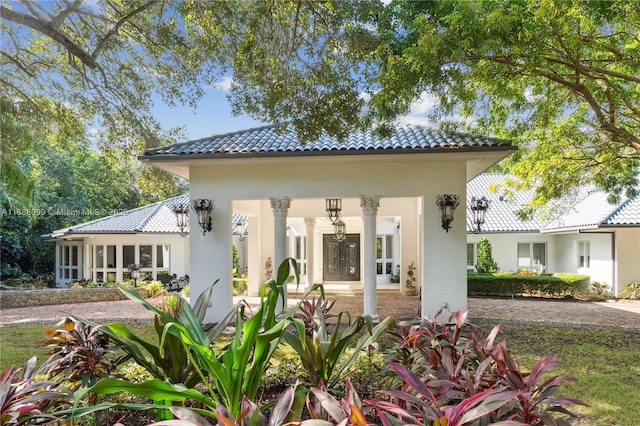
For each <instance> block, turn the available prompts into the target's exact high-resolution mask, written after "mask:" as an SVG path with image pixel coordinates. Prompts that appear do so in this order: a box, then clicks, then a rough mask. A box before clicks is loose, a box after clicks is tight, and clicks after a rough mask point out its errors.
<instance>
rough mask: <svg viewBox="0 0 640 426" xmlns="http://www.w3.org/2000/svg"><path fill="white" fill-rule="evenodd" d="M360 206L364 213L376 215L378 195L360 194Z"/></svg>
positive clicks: (378, 204)
mask: <svg viewBox="0 0 640 426" xmlns="http://www.w3.org/2000/svg"><path fill="white" fill-rule="evenodd" d="M360 207H362V211H363V212H364V214H365V215H376V214H377V213H378V207H380V196H378V195H361V196H360Z"/></svg>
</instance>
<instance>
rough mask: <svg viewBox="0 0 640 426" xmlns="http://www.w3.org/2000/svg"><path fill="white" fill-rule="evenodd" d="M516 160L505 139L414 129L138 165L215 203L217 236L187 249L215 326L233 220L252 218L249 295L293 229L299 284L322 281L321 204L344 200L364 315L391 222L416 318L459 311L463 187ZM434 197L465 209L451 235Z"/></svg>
mask: <svg viewBox="0 0 640 426" xmlns="http://www.w3.org/2000/svg"><path fill="white" fill-rule="evenodd" d="M511 150H513V148H512V147H511V144H510V143H509V142H507V141H502V140H496V139H489V138H478V137H471V136H468V135H452V136H443V135H440V134H437V133H433V131H431V130H429V129H424V128H414V127H410V128H402V129H399V130H398V132H397V133H396V134H395V135H394V136H393V137H391V138H386V139H381V138H377V137H375V136H373V135H372V134H369V133H358V134H354V135H352V136H350V137H349V138H347V140H346V141H343V142H338V141H335V140H333V139H331V138H328V137H327V138H321V139H320V140H318V141H315V142H312V143H308V144H306V145H304V146H303V145H301V144H299V143H298V141H297V139H296V138H295V135H293V134H290V133H285V134H276V133H275V131H274V130H273V129H272V128H271V127H263V128H258V129H251V130H247V131H244V132H237V133H232V134H227V135H219V136H213V137H211V138H206V139H202V140H196V141H191V142H187V143H184V144H176V145H172V146H169V147H163V148H156V149H153V150H148V151H146V152H145V155H144V156H143V157H142V158H141V159H142V160H143V161H147V162H149V163H151V164H153V165H154V166H156V167H159V168H162V169H165V170H168V171H170V172H172V173H175V174H177V175H179V176H182V177H184V178H186V179H188V180H189V185H190V197H191V199H192V200H193V199H210V200H213V201H214V202H215V210H214V212H213V215H212V231H211V232H208V233H205V234H204V235H202V233H200V234H198V233H197V232H192V233H191V236H190V241H189V244H190V250H189V253H190V259H189V260H190V276H191V294H192V300H195V298H196V297H197V295H198V294H200V293H201V292H202V291H204V290H205V289H206V288H208V287H209V286H210V285H211V284H212V283H213V282H214V281H215V280H216V279H220V284H218V285H217V286H216V287H215V288H214V293H213V297H212V299H211V306H210V308H209V309H208V311H207V316H206V318H205V321H207V322H215V321H217V320H219V319H220V318H222V316H224V314H225V313H226V312H227V311H228V309H230V308H231V306H232V285H231V282H232V241H233V235H232V231H231V229H232V213H233V212H237V213H242V214H244V215H246V216H248V217H249V229H250V237H249V239H248V268H249V271H250V273H249V288H250V291H252V292H255V291H256V290H257V288H258V287H259V285H260V284H261V283H262V282H263V281H264V280H265V278H268V277H265V276H264V271H265V263H266V262H267V261H268V260H269V259H271V261H272V264H273V269H274V270H276V269H277V266H278V265H279V264H280V262H281V261H282V260H283V259H285V258H286V257H288V256H289V253H290V251H289V249H290V247H289V244H288V237H287V235H288V231H287V229H288V225H289V224H288V221H289V220H291V221H298V222H300V221H302V222H304V224H305V229H304V236H305V239H304V240H305V248H306V250H305V252H306V256H305V266H306V272H307V273H306V274H305V275H306V278H307V280H308V281H309V282H321V281H322V280H324V278H323V276H322V274H321V273H324V271H323V267H324V258H323V255H324V254H323V249H322V244H323V239H322V238H317V237H316V236H318V237H319V236H321V235H323V234H324V233H326V232H324V231H323V228H325V227H326V225H327V223H328V222H327V223H323V220H324V216H325V199H326V198H341V199H342V200H343V206H342V207H343V208H342V214H343V216H344V217H345V218H348V221H347V222H346V223H347V233H352V234H358V235H359V236H360V239H359V248H360V261H359V263H360V268H361V270H360V278H359V281H360V282H361V285H362V288H363V292H364V307H363V308H364V312H365V314H369V315H371V316H372V317H374V318H376V317H377V300H376V284H377V282H376V281H377V276H378V274H377V260H378V257H377V255H376V243H377V238H378V226H379V225H380V224H381V223H382V222H384V221H385V220H386V221H388V220H389V218H394V220H395V219H397V221H396V222H393V223H396V224H397V225H399V226H400V229H399V232H398V240H397V241H396V242H395V243H396V244H397V249H398V252H399V256H400V257H399V259H400V265H401V269H400V272H401V277H400V282H401V283H403V282H404V281H405V280H406V276H405V274H406V265H407V264H408V263H409V262H411V261H415V265H416V273H417V277H418V282H417V285H419V286H421V289H422V295H423V297H422V312H424V313H426V314H429V313H432V312H434V311H436V310H437V309H438V308H439V307H441V306H442V305H444V304H447V305H448V307H449V309H451V310H459V309H465V308H466V225H465V211H464V210H465V208H466V207H465V206H466V194H465V192H466V183H467V181H468V180H469V179H471V178H473V177H474V176H476V175H477V174H478V173H480V172H482V171H483V170H485V169H486V168H487V167H489V166H491V165H492V164H494V163H495V162H497V161H499V160H500V159H502V158H503V157H504V156H506V155H507V154H508V153H509V152H510V151H511ZM441 194H456V195H458V196H459V197H460V200H461V205H460V207H459V210H460V211H459V212H458V216H457V220H454V222H453V224H452V227H451V229H449V230H448V232H445V231H444V230H443V229H442V226H441V221H440V210H439V209H438V207H437V206H436V205H435V199H436V197H437V196H438V195H441ZM190 221H191V229H192V230H196V229H198V225H197V220H196V217H195V214H194V213H193V212H191V216H190ZM349 223H351V224H352V228H353V229H356V230H357V231H358V232H352V231H351V230H350V226H349ZM289 228H290V229H291V227H290V226H289ZM298 232H299V233H300V231H298ZM309 236H311V238H309Z"/></svg>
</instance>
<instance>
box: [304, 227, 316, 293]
mask: <svg viewBox="0 0 640 426" xmlns="http://www.w3.org/2000/svg"><path fill="white" fill-rule="evenodd" d="M304 224H305V229H306V231H307V243H306V248H305V255H306V258H307V286H309V287H311V286H312V285H313V284H314V283H315V277H314V273H313V271H314V268H315V265H314V263H313V258H314V256H315V254H314V250H313V249H314V245H313V231H314V228H315V225H316V218H315V217H305V218H304Z"/></svg>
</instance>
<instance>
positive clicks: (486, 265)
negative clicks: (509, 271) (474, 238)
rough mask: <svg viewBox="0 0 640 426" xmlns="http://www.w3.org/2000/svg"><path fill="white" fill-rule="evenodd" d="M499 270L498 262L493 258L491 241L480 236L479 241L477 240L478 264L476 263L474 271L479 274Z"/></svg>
mask: <svg viewBox="0 0 640 426" xmlns="http://www.w3.org/2000/svg"><path fill="white" fill-rule="evenodd" d="M499 270H500V268H498V264H497V263H496V261H495V260H493V254H492V253H491V243H490V242H489V240H488V239H487V238H486V237H482V238H480V241H478V264H477V265H476V271H478V273H480V274H492V273H494V272H498V271H499Z"/></svg>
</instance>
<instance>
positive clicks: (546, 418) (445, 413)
mask: <svg viewBox="0 0 640 426" xmlns="http://www.w3.org/2000/svg"><path fill="white" fill-rule="evenodd" d="M437 316H438V315H437V314H436V317H437ZM466 318H467V313H466V312H455V313H452V315H451V317H450V318H449V321H448V322H446V323H445V324H441V323H439V322H437V321H435V320H433V321H424V322H422V323H419V324H415V325H413V326H411V327H409V328H408V329H406V330H405V333H404V334H403V338H404V339H405V341H404V343H403V344H402V346H403V347H405V348H406V349H407V350H408V351H409V353H410V354H411V355H410V357H409V358H413V359H414V362H416V363H419V366H420V367H421V368H416V365H415V364H414V365H413V366H411V367H409V366H406V365H403V364H400V363H396V362H394V360H393V358H392V359H391V360H389V364H388V365H389V368H390V369H391V370H392V371H393V372H395V374H397V377H398V379H399V382H400V383H399V386H397V387H395V388H391V389H387V390H384V391H382V392H381V394H382V395H386V396H387V397H389V398H390V399H389V400H372V401H367V402H368V403H370V404H372V405H373V406H374V407H375V408H376V411H377V412H378V414H379V416H380V417H381V419H383V424H424V425H427V424H428V425H433V426H435V425H443V426H444V425H452V426H453V425H463V424H478V425H486V424H493V423H496V422H503V421H504V422H505V423H504V424H513V425H516V424H527V425H536V426H538V425H554V424H564V422H563V421H561V420H560V419H555V418H554V417H553V414H554V413H563V414H569V415H571V413H570V412H569V411H568V410H567V409H566V408H565V406H567V405H571V404H580V405H586V404H584V403H583V402H582V401H579V400H576V399H571V398H565V397H558V396H555V394H556V393H557V392H558V391H559V390H560V387H561V385H563V384H565V383H568V382H571V381H574V379H573V378H572V377H570V376H565V375H563V376H551V377H549V373H550V372H551V371H552V370H553V369H554V368H555V367H557V364H556V363H555V357H551V358H541V359H540V360H539V361H538V362H537V363H536V364H535V366H534V367H533V369H532V370H531V372H523V371H522V370H521V368H520V366H519V365H518V364H517V363H516V362H515V360H514V359H513V358H512V357H511V355H510V354H509V351H507V349H506V343H505V341H502V342H500V343H498V344H495V338H496V336H497V334H498V330H499V327H498V326H496V327H494V329H493V330H492V331H491V332H490V333H489V335H488V336H487V337H486V339H484V340H483V341H481V340H480V339H478V337H477V336H476V335H475V333H473V332H469V331H468V323H467V322H466ZM415 358H418V359H419V362H417V361H415ZM404 359H406V358H405V357H403V358H402V360H404ZM399 421H400V422H399ZM501 424H502V423H501Z"/></svg>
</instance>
